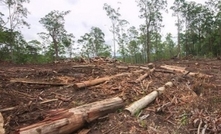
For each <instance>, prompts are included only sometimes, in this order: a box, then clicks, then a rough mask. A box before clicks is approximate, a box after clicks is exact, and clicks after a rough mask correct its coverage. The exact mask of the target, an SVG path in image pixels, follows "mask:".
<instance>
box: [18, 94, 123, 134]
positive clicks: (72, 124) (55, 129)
mask: <svg viewBox="0 0 221 134" xmlns="http://www.w3.org/2000/svg"><path fill="white" fill-rule="evenodd" d="M123 106H124V102H123V100H122V99H121V98H119V97H115V98H111V99H106V100H103V101H97V102H94V103H90V104H86V105H82V106H79V107H76V108H72V109H68V110H63V109H60V110H54V111H50V112H49V113H48V116H47V117H46V118H45V120H43V121H42V122H39V123H36V124H33V125H30V126H27V127H23V128H20V129H19V130H18V131H17V133H18V134H70V133H72V132H74V131H76V130H78V129H79V128H81V127H82V126H84V124H86V123H90V122H91V121H94V120H95V119H97V118H99V117H101V116H104V115H105V114H107V113H110V112H112V111H114V110H116V109H119V108H122V107H123Z"/></svg>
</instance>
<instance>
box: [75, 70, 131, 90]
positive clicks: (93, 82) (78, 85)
mask: <svg viewBox="0 0 221 134" xmlns="http://www.w3.org/2000/svg"><path fill="white" fill-rule="evenodd" d="M130 74H131V73H121V74H116V75H114V76H107V77H103V78H98V79H94V80H88V81H84V82H80V83H76V84H73V87H74V88H76V89H79V88H84V87H89V86H93V85H97V84H100V83H103V82H105V81H108V80H110V79H112V78H115V77H119V76H126V75H130Z"/></svg>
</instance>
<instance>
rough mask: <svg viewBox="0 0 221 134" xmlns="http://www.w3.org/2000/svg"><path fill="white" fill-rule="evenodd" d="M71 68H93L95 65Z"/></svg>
mask: <svg viewBox="0 0 221 134" xmlns="http://www.w3.org/2000/svg"><path fill="white" fill-rule="evenodd" d="M72 67H73V68H94V67H95V65H74V66H72Z"/></svg>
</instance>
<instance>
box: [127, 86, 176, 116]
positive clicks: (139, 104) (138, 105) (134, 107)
mask: <svg viewBox="0 0 221 134" xmlns="http://www.w3.org/2000/svg"><path fill="white" fill-rule="evenodd" d="M172 86H173V83H172V82H167V83H166V84H165V85H164V86H162V87H160V88H158V89H157V90H155V91H153V92H151V93H150V94H148V95H146V96H145V97H143V98H141V99H140V100H138V101H136V102H134V103H132V104H131V105H130V106H129V107H127V108H125V110H126V111H129V112H130V113H131V115H135V114H136V113H137V112H138V111H140V110H141V109H143V108H145V107H146V106H147V105H148V104H150V103H151V102H152V101H153V100H154V99H156V97H157V96H159V95H160V94H162V93H163V92H164V91H165V89H166V88H167V87H172Z"/></svg>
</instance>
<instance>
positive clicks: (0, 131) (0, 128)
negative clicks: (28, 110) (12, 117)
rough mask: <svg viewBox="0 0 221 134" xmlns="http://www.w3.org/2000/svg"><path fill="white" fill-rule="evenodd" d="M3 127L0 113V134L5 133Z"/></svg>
mask: <svg viewBox="0 0 221 134" xmlns="http://www.w3.org/2000/svg"><path fill="white" fill-rule="evenodd" d="M3 127H4V119H3V116H2V114H1V113H0V134H4V133H5V129H4V128H3Z"/></svg>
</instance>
